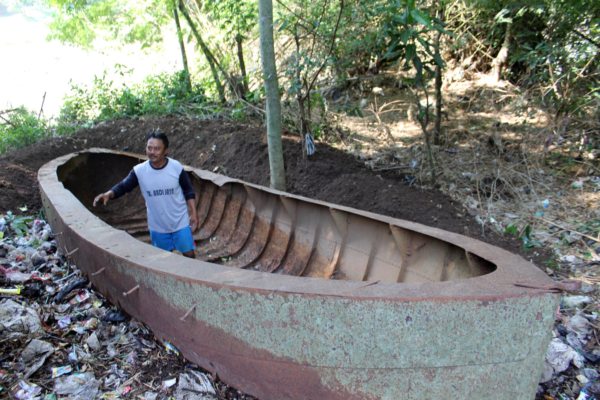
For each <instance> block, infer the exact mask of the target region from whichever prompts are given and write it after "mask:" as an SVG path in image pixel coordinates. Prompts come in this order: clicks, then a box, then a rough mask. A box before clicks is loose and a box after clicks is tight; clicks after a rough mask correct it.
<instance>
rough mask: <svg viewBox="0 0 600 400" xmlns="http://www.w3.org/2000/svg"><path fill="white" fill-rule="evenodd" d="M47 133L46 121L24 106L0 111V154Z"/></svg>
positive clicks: (24, 144) (32, 141)
mask: <svg viewBox="0 0 600 400" xmlns="http://www.w3.org/2000/svg"><path fill="white" fill-rule="evenodd" d="M47 135H48V126H47V122H46V121H45V120H44V119H43V118H38V116H37V115H36V114H35V113H33V112H32V111H29V110H27V109H25V108H24V107H19V108H15V109H13V110H8V111H3V112H2V113H0V154H2V153H5V152H7V151H9V150H14V149H17V148H20V147H25V146H28V145H30V144H33V143H35V142H37V141H38V140H40V139H42V138H44V137H46V136H47Z"/></svg>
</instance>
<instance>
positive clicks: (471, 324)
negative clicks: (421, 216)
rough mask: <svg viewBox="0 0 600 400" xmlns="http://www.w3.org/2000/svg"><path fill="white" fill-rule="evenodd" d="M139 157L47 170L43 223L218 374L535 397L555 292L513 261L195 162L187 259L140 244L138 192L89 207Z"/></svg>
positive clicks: (242, 379)
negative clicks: (193, 228)
mask: <svg viewBox="0 0 600 400" xmlns="http://www.w3.org/2000/svg"><path fill="white" fill-rule="evenodd" d="M142 160H143V157H142V156H140V155H135V154H131V153H123V152H115V151H111V150H105V149H90V150H86V151H84V152H79V153H73V154H69V155H66V156H63V157H60V158H58V159H55V160H53V161H51V162H49V163H47V164H46V165H44V166H43V167H42V168H41V169H40V170H39V172H38V181H39V185H40V190H41V194H42V200H43V204H44V209H45V212H46V216H47V218H48V221H49V222H50V224H51V225H52V227H53V229H54V231H55V233H56V237H57V240H58V241H59V244H60V246H61V247H62V249H63V251H64V252H65V253H66V254H68V255H69V257H70V258H72V260H73V261H74V262H75V263H76V264H77V266H78V267H79V268H80V269H81V270H82V271H83V273H84V274H86V275H87V276H88V277H89V279H90V281H91V282H92V283H93V285H94V286H95V287H96V288H97V289H98V290H99V291H100V292H102V293H103V294H104V295H105V296H106V297H107V298H108V299H109V300H110V301H111V302H113V303H114V304H117V305H119V306H120V307H121V308H122V309H123V310H125V311H126V312H127V313H129V314H130V315H132V316H133V317H135V318H138V319H140V320H141V321H144V322H145V323H146V324H147V325H148V326H149V327H150V328H151V329H152V330H153V332H154V333H155V334H156V335H157V336H158V337H159V338H163V339H165V340H168V341H170V342H171V343H173V344H174V345H175V346H176V347H177V348H178V349H179V350H180V351H181V352H182V354H183V355H184V356H185V357H186V358H187V359H189V360H190V361H192V362H195V363H197V364H199V365H200V366H202V367H204V368H205V369H207V370H209V371H211V372H213V373H215V374H217V375H218V376H219V377H220V378H221V379H222V380H223V381H225V382H227V383H229V384H231V385H233V386H235V387H237V388H239V389H240V390H243V391H245V392H247V393H250V394H252V395H254V396H257V397H258V398H260V399H263V400H264V399H344V400H348V399H423V398H457V399H459V398H460V399H467V398H485V399H511V400H514V399H533V398H534V397H535V392H536V388H537V384H538V380H539V377H540V374H541V368H542V363H543V358H544V354H545V351H546V348H547V345H548V341H549V340H550V332H551V326H552V324H553V319H554V311H555V309H556V306H557V304H558V295H557V294H556V293H552V292H551V291H549V290H547V289H545V288H547V287H549V286H550V285H551V284H552V281H551V280H550V279H549V278H548V277H547V276H546V275H545V274H544V273H543V272H541V271H540V270H539V269H538V268H536V267H535V266H534V265H532V264H531V263H529V262H527V261H525V260H524V259H523V258H521V257H520V256H517V255H515V254H512V253H510V252H507V251H505V250H503V249H500V248H498V247H495V246H492V245H490V244H486V243H483V242H480V241H477V240H475V239H472V238H468V237H465V236H462V235H458V234H454V233H450V232H447V231H443V230H439V229H436V228H434V227H429V226H425V225H420V224H416V223H412V222H409V221H404V220H399V219H394V218H389V217H385V216H381V215H377V214H373V213H369V212H364V211H360V210H356V209H352V208H348V207H342V206H338V205H334V204H330V203H325V202H321V201H316V200H311V199H307V198H303V197H300V196H295V195H291V194H289V193H285V192H280V191H276V190H272V189H269V188H265V187H261V186H257V185H253V184H249V183H246V182H242V181H239V180H235V179H231V178H228V177H225V176H222V175H217V174H213V173H210V172H208V171H203V170H198V169H191V168H188V171H189V173H190V176H191V177H192V181H193V184H194V186H195V187H196V191H197V193H198V201H197V203H198V215H199V218H200V222H201V223H200V227H199V229H198V231H197V232H196V233H195V239H196V241H197V243H198V259H196V260H193V259H188V258H185V257H182V256H180V255H178V254H175V253H169V252H165V251H162V250H160V249H157V248H154V247H152V246H151V245H149V244H148V243H147V238H148V235H147V230H146V227H145V208H144V203H143V199H142V198H141V196H140V195H139V193H131V194H128V195H127V196H126V197H124V198H122V199H119V200H116V201H113V202H110V203H109V205H108V206H107V207H106V208H103V207H100V208H98V209H94V208H92V207H91V202H92V199H93V196H94V195H95V194H97V193H99V192H101V191H104V190H106V189H107V188H108V187H110V186H111V185H112V184H114V183H116V181H118V180H119V179H121V178H122V177H123V176H125V175H126V174H127V173H128V172H129V170H130V169H131V168H132V167H133V165H135V164H136V163H138V162H140V161H142ZM399 206H401V205H399Z"/></svg>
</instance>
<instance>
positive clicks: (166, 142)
mask: <svg viewBox="0 0 600 400" xmlns="http://www.w3.org/2000/svg"><path fill="white" fill-rule="evenodd" d="M150 139H158V140H160V141H162V142H163V144H164V145H165V149H168V148H169V138H168V137H167V135H165V134H164V133H162V132H161V131H151V132H150V133H148V135H146V142H147V141H148V140H150Z"/></svg>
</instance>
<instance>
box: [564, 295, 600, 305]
mask: <svg viewBox="0 0 600 400" xmlns="http://www.w3.org/2000/svg"><path fill="white" fill-rule="evenodd" d="M591 302H592V298H591V297H590V296H563V297H562V299H561V300H560V305H561V307H562V308H581V306H583V305H584V304H589V303H591Z"/></svg>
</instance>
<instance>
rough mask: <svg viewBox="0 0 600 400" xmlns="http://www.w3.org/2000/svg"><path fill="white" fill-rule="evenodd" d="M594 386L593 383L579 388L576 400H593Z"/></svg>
mask: <svg viewBox="0 0 600 400" xmlns="http://www.w3.org/2000/svg"><path fill="white" fill-rule="evenodd" d="M593 386H594V382H591V381H590V382H588V383H586V384H585V385H583V387H582V388H581V391H580V392H579V396H577V400H595V399H596V397H595V396H594V393H593V389H592V387H593Z"/></svg>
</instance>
